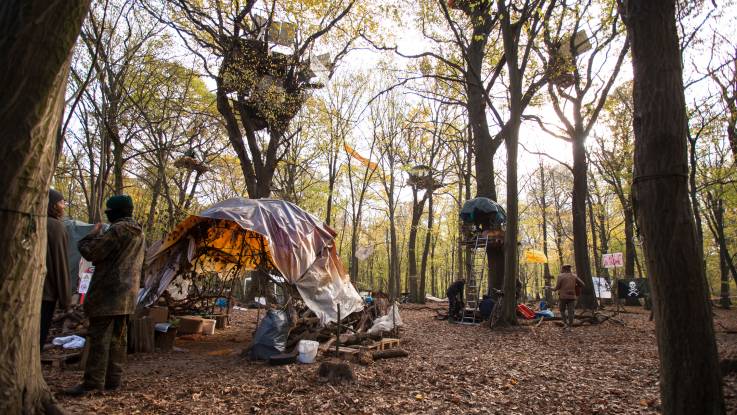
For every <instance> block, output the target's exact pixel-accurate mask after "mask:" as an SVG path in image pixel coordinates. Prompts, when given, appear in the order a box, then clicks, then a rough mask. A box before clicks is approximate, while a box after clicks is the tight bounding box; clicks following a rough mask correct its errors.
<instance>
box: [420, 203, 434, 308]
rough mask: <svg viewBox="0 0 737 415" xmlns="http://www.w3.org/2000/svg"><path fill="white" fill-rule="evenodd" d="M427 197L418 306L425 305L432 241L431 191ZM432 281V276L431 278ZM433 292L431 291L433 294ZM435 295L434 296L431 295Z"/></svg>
mask: <svg viewBox="0 0 737 415" xmlns="http://www.w3.org/2000/svg"><path fill="white" fill-rule="evenodd" d="M428 192H429V196H428V205H427V233H425V246H424V247H423V249H422V260H421V262H420V289H419V294H420V295H419V297H418V298H417V299H418V302H419V303H420V304H425V293H426V292H427V288H426V287H425V285H426V284H425V283H426V281H427V280H426V277H427V275H426V272H427V257H428V255H429V254H430V240H431V239H432V225H433V205H432V202H433V200H432V190H428ZM434 249H435V245H434V244H433V250H434ZM433 280H434V276H433ZM434 291H435V290H433V292H434ZM433 295H435V294H433Z"/></svg>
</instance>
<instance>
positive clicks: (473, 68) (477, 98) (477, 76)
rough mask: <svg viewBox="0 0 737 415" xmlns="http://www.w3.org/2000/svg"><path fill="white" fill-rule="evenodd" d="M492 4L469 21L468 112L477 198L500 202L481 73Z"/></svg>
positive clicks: (467, 53) (475, 13)
mask: <svg viewBox="0 0 737 415" xmlns="http://www.w3.org/2000/svg"><path fill="white" fill-rule="evenodd" d="M489 5H490V2H488V3H486V4H482V3H481V2H479V3H478V4H477V7H476V10H474V11H473V12H472V13H471V14H469V17H470V18H471V22H472V24H473V33H472V36H471V42H470V44H469V45H468V50H467V52H466V58H467V62H466V64H467V67H466V71H465V73H464V76H465V83H466V88H467V94H468V98H467V100H466V108H467V110H468V121H469V123H470V125H471V130H472V132H473V143H474V154H475V155H476V164H475V167H476V188H477V196H482V197H488V198H489V199H492V200H496V186H495V185H494V153H495V152H496V149H497V148H498V146H499V145H498V144H496V145H494V144H493V143H492V139H491V134H489V124H488V121H487V120H486V99H485V97H484V94H485V92H484V84H483V81H482V77H481V69H482V66H483V62H484V57H485V55H486V42H487V40H488V37H489V30H491V24H492V22H491V16H492V15H491V13H490V11H489Z"/></svg>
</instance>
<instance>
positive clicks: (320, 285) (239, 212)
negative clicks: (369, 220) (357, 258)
mask: <svg viewBox="0 0 737 415" xmlns="http://www.w3.org/2000/svg"><path fill="white" fill-rule="evenodd" d="M336 235H337V233H336V232H335V231H334V230H333V229H331V228H330V227H329V226H327V225H325V224H324V223H323V222H322V221H320V220H318V219H317V218H315V217H314V216H312V215H310V214H309V213H307V212H305V211H304V210H302V209H300V208H299V207H298V206H296V205H294V204H292V203H289V202H285V201H282V200H271V199H258V200H256V199H243V198H234V199H228V200H225V201H223V202H220V203H217V204H215V205H213V206H212V207H210V208H209V209H207V210H205V211H203V212H201V213H199V214H197V215H192V216H189V217H187V218H186V219H184V220H183V221H182V222H180V223H179V224H178V225H177V226H176V227H175V228H174V229H173V230H172V231H171V232H170V233H169V234H168V235H167V236H166V237H165V238H164V239H163V240H162V241H160V242H159V243H156V244H154V245H153V246H152V247H151V248H150V249H149V251H148V253H147V257H146V266H145V275H146V277H145V287H144V289H143V290H142V291H141V294H140V295H139V307H144V306H148V305H151V304H153V303H154V302H155V301H156V299H157V298H158V297H159V296H160V295H161V294H162V293H163V292H164V290H166V288H167V286H168V285H169V283H170V282H171V281H172V280H173V279H174V278H175V277H176V276H177V275H178V274H180V273H183V272H186V271H188V270H189V269H192V267H195V268H196V269H195V271H197V272H198V273H202V272H208V271H215V272H219V273H223V272H227V271H229V270H232V269H233V268H234V267H237V266H240V267H241V269H242V270H254V269H262V270H263V269H266V270H269V269H272V270H276V271H278V272H279V273H280V274H281V275H282V276H283V277H284V278H285V279H286V281H287V282H288V283H290V284H294V285H295V286H296V288H297V290H298V291H299V293H300V295H301V296H302V299H303V301H304V302H305V304H306V305H307V307H309V308H310V309H311V310H312V311H314V312H315V314H316V315H317V316H318V317H319V318H320V320H321V322H322V323H323V324H325V323H327V322H330V321H335V320H336V318H337V304H340V306H341V313H342V314H343V315H348V314H350V313H353V312H355V311H359V310H361V309H362V308H363V301H362V299H361V296H360V295H359V294H358V292H357V291H356V289H355V288H354V287H353V285H352V284H351V283H350V279H349V278H348V275H347V273H346V272H345V269H344V268H343V264H342V263H341V261H340V259H339V258H338V254H337V251H336V248H335V244H334V240H335V236H336Z"/></svg>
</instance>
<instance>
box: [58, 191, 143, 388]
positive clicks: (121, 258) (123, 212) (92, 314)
mask: <svg viewBox="0 0 737 415" xmlns="http://www.w3.org/2000/svg"><path fill="white" fill-rule="evenodd" d="M106 205H107V209H106V210H105V214H106V215H107V218H108V221H109V222H110V227H109V228H108V230H107V231H105V232H101V230H102V224H100V223H98V224H96V225H95V227H94V228H93V229H92V231H91V232H90V234H89V235H87V236H85V237H84V238H82V239H81V240H80V241H79V243H78V244H77V245H78V247H79V252H80V253H81V254H82V256H83V257H84V258H85V259H87V260H88V261H91V262H92V264H93V265H94V266H95V272H94V274H92V280H91V281H90V286H89V289H88V291H87V297H86V299H85V302H84V311H85V313H86V314H87V316H88V317H89V319H90V327H89V330H88V334H87V341H88V342H89V346H90V348H89V354H88V357H87V363H86V366H85V371H84V381H83V382H82V384H80V385H77V386H76V387H74V388H71V389H67V390H66V391H65V393H66V394H68V395H75V396H80V395H84V394H86V393H88V392H90V391H92V390H100V389H103V388H104V389H107V390H114V389H118V388H119V387H120V385H121V381H122V375H123V363H125V359H126V352H127V333H128V327H127V326H128V316H129V315H130V314H133V312H134V310H135V307H136V297H137V295H138V288H139V282H140V279H141V268H142V266H143V258H144V239H145V238H144V234H143V229H142V228H141V225H139V224H138V223H136V222H135V221H134V220H133V218H132V216H133V200H132V199H131V197H130V196H127V195H119V196H113V197H111V198H109V199H108V200H107V203H106Z"/></svg>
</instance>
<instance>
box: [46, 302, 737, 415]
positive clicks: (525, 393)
mask: <svg viewBox="0 0 737 415" xmlns="http://www.w3.org/2000/svg"><path fill="white" fill-rule="evenodd" d="M627 311H628V312H627V313H622V314H619V315H618V316H617V318H618V319H620V320H621V321H623V322H624V325H621V324H618V323H615V322H610V321H606V322H604V323H602V324H600V325H596V326H583V327H576V328H574V329H573V331H571V332H564V331H563V330H562V329H561V328H560V327H559V326H558V325H556V324H555V322H543V323H542V324H541V325H539V326H537V327H530V326H520V327H516V328H513V329H508V330H504V331H493V332H492V331H490V330H489V329H488V328H487V327H484V326H460V325H455V324H449V323H448V322H447V321H438V320H435V319H434V316H435V314H436V313H435V312H434V311H433V310H432V309H429V308H417V307H416V306H407V307H403V308H402V309H401V314H402V318H403V319H404V322H405V326H404V329H403V330H402V333H401V347H402V348H403V349H404V350H406V351H407V352H409V357H407V358H397V359H387V360H378V361H376V362H374V363H373V364H372V365H370V366H361V365H358V364H355V363H352V364H351V366H352V368H353V372H354V376H355V382H353V383H344V384H340V385H335V386H333V385H330V384H327V383H320V382H318V379H317V374H316V372H317V367H318V364H317V363H316V364H310V365H301V364H293V365H288V366H269V365H267V364H264V363H257V362H251V361H248V360H246V359H244V358H242V357H240V352H241V350H243V348H244V347H245V346H246V345H247V344H248V341H249V340H250V338H251V334H252V332H253V330H254V327H255V323H256V311H255V310H248V311H236V314H235V315H234V318H233V324H232V325H231V326H230V327H229V328H227V329H225V330H221V331H218V332H217V333H216V335H214V336H208V337H202V338H198V339H194V340H183V339H177V342H176V347H177V348H179V349H180V350H179V351H175V352H171V353H152V354H137V355H130V356H129V360H128V366H127V369H126V379H125V384H124V388H123V390H120V391H116V392H105V393H98V394H93V395H89V396H86V397H83V398H69V397H64V396H61V395H60V394H57V397H58V399H59V401H60V402H61V404H62V405H63V407H64V408H65V409H66V410H67V411H69V412H70V413H75V414H76V413H79V414H87V413H105V414H155V413H156V414H164V413H166V414H190V413H197V414H223V413H263V414H280V413H284V414H287V413H289V414H314V413H351V414H354V413H355V414H412V413H416V414H429V413H500V414H547V413H550V414H594V413H596V414H649V413H657V412H658V410H659V407H660V400H659V397H658V361H657V350H656V343H655V332H654V324H653V322H650V321H648V316H649V312H647V311H645V310H643V309H641V308H627ZM715 320H716V324H715V329H716V331H717V335H718V341H719V346H720V355H721V356H722V357H724V356H732V357H735V356H737V344H736V343H737V334H734V333H729V332H730V331H737V311H734V310H732V311H725V310H716V318H715ZM322 359H325V358H322V357H318V363H319V361H320V360H322ZM44 375H45V377H46V380H47V382H48V383H49V385H50V386H51V388H52V390H54V391H55V392H59V391H60V390H61V389H63V388H66V387H71V386H73V385H74V384H76V383H77V382H79V380H80V379H81V376H82V373H81V371H79V370H75V369H74V368H67V369H66V370H63V371H60V370H59V369H51V368H49V367H45V368H44ZM724 391H725V396H726V399H727V403H728V409H729V411H730V412H735V411H737V376H734V375H733V376H730V377H727V378H726V379H725V389H724Z"/></svg>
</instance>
